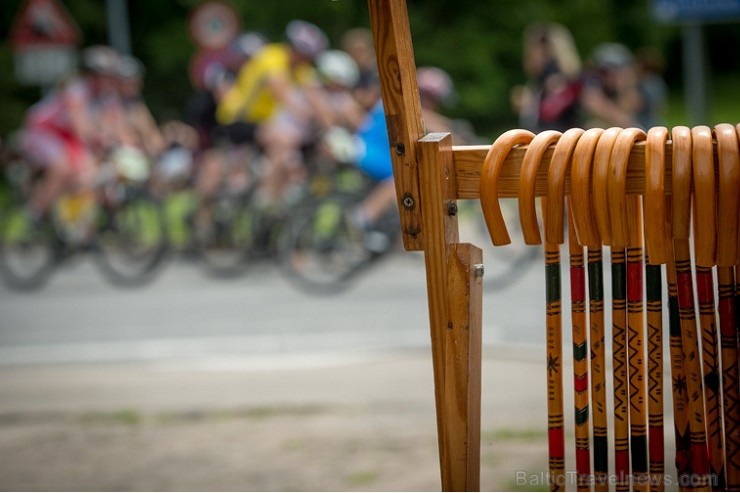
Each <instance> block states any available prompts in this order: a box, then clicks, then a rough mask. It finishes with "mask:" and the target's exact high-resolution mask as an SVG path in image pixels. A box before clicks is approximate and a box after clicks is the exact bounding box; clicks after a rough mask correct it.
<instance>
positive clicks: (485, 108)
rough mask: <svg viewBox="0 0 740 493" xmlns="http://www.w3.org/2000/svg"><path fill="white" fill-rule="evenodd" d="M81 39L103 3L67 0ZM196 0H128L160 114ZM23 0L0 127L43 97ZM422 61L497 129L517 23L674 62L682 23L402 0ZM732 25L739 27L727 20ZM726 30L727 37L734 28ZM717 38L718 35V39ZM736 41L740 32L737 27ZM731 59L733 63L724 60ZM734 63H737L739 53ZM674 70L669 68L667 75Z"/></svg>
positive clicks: (560, 0)
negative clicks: (22, 72)
mask: <svg viewBox="0 0 740 493" xmlns="http://www.w3.org/2000/svg"><path fill="white" fill-rule="evenodd" d="M64 3H65V5H66V7H67V9H68V10H69V11H70V13H71V14H72V16H73V17H74V18H75V20H76V22H77V23H78V25H79V27H80V29H81V31H82V34H83V38H84V43H85V45H90V44H96V43H105V42H106V41H107V20H106V12H105V2H103V1H102V0H65V1H64ZM198 3H199V1H198V0H128V6H129V15H130V21H131V37H132V48H133V52H134V54H135V55H136V56H138V57H139V58H141V59H142V61H143V62H144V63H145V65H146V66H147V78H146V88H145V96H146V99H147V101H148V102H149V104H150V105H151V107H152V109H153V112H154V114H155V116H156V117H158V118H160V119H163V118H168V117H173V116H174V117H176V116H179V115H181V114H182V111H183V109H184V107H185V103H186V101H187V98H188V96H189V94H190V93H191V91H192V88H191V86H190V81H189V78H188V64H189V62H190V60H191V58H192V56H193V55H194V54H195V53H196V50H197V48H196V47H195V46H194V44H193V42H192V40H191V39H190V37H189V35H188V27H187V18H188V13H189V12H190V11H191V9H192V8H193V7H194V6H196V5H197V4H198ZM231 3H232V4H233V5H234V7H235V8H236V10H237V11H238V12H239V15H240V17H241V21H242V26H243V29H245V30H246V29H258V30H260V31H262V32H264V33H265V34H267V35H268V36H269V37H270V38H271V39H273V40H279V39H281V37H282V30H283V28H284V26H285V24H286V23H287V22H288V21H289V20H291V19H294V18H303V19H306V20H309V21H312V22H314V23H316V24H318V25H319V26H321V27H322V28H323V29H324V30H325V31H326V32H327V34H328V35H329V37H330V39H331V40H332V42H333V44H334V45H335V46H336V45H337V44H338V42H339V39H340V37H341V35H342V33H344V32H345V31H346V30H347V29H349V28H351V27H355V26H368V25H369V20H368V17H367V4H366V3H365V1H364V0H260V1H256V0H232V1H231ZM20 4H21V0H4V1H3V2H0V34H1V35H2V36H1V37H0V64H2V65H0V66H2V67H5V68H6V69H5V70H2V71H0V107H2V108H3V110H2V112H0V134H1V135H6V134H7V133H8V132H9V131H11V130H13V129H14V128H17V127H18V126H19V124H20V122H21V119H22V115H23V111H24V109H25V108H26V107H27V106H28V105H29V104H31V103H33V102H34V101H35V100H36V99H38V97H39V91H38V88H33V87H31V88H28V87H21V86H19V85H18V84H17V83H16V82H15V79H14V77H13V73H12V70H11V69H10V68H11V67H12V51H11V48H10V46H9V45H8V42H7V33H8V31H9V29H10V26H11V24H12V21H13V19H14V17H15V15H16V13H17V12H18V10H19V8H20ZM408 5H409V12H410V18H411V25H412V32H413V35H414V42H415V56H416V62H417V64H418V65H420V66H421V65H437V66H440V67H442V68H444V69H446V70H448V71H449V72H450V74H451V75H452V76H453V79H454V81H455V83H456V87H457V92H458V93H459V96H460V97H459V101H458V104H457V105H456V106H455V107H454V108H452V109H451V110H450V112H451V113H452V116H456V117H464V118H467V119H469V120H470V121H472V122H473V123H474V125H475V126H476V129H477V130H478V131H479V133H481V134H483V135H494V134H495V133H497V132H499V131H500V130H502V129H504V128H510V127H511V126H513V125H515V124H516V120H515V118H514V115H513V114H512V111H511V109H510V106H509V90H510V88H511V87H512V86H513V85H515V84H518V83H522V82H524V74H523V71H522V63H521V61H522V60H521V58H522V55H521V51H522V31H523V29H524V27H525V26H526V25H527V23H529V22H531V21H535V20H548V21H557V22H561V23H563V24H564V25H566V26H567V27H568V28H570V29H571V31H572V32H573V35H574V37H575V40H576V43H577V45H578V48H579V50H580V52H581V55H582V57H584V58H587V56H588V54H589V53H590V50H591V49H592V48H593V47H594V46H595V45H596V44H597V43H599V42H602V41H614V40H616V41H621V42H623V43H625V44H627V45H628V46H630V47H631V48H639V47H641V46H648V45H649V46H655V47H657V48H659V49H660V50H663V52H664V53H665V54H666V55H667V58H668V61H669V62H671V64H673V65H674V66H675V65H676V64H677V63H678V62H680V56H678V53H679V51H678V50H679V49H680V42H679V40H680V38H679V31H678V29H677V28H676V27H667V26H663V25H656V24H655V23H654V22H653V21H652V19H651V16H650V15H649V4H648V0H600V1H595V0H517V1H509V0H502V1H490V0H489V1H479V0H408ZM732 27H734V28H735V29H736V28H737V26H736V25H735V26H732ZM731 32H732V31H731V30H725V31H724V34H722V35H721V36H724V38H727V37H728V36H732V35H730V34H728V33H731ZM724 38H723V39H724ZM733 39H734V43H735V47H736V48H737V36H734V38H733ZM725 63H726V64H728V63H729V62H725ZM729 64H730V65H732V67H730V68H734V69H735V70H737V68H738V62H735V63H734V64H732V63H729ZM676 74H679V75H680V70H678V69H676V68H675V67H674V68H671V69H670V71H669V75H673V76H675V75H676Z"/></svg>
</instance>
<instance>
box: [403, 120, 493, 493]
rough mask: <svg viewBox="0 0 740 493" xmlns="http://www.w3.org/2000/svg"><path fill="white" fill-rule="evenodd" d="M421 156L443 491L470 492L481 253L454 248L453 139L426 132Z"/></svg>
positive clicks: (476, 426) (476, 430)
mask: <svg viewBox="0 0 740 493" xmlns="http://www.w3.org/2000/svg"><path fill="white" fill-rule="evenodd" d="M418 151H419V157H420V166H419V178H420V188H421V194H422V198H423V200H422V202H421V205H422V214H423V216H424V221H425V223H424V227H425V245H424V248H425V250H424V253H425V257H424V258H425V262H426V273H427V293H428V299H429V319H430V326H431V327H430V328H431V339H432V359H433V366H434V388H435V391H434V393H435V402H436V411H437V433H438V438H439V459H440V470H441V474H442V489H443V490H445V491H452V490H472V489H477V488H478V479H477V478H478V474H479V472H478V471H479V440H480V438H479V434H480V423H479V418H476V416H479V415H480V376H479V374H480V349H479V346H480V342H479V338H480V335H479V332H480V321H479V317H480V306H481V290H480V286H479V283H480V281H475V282H471V281H470V278H469V276H470V269H471V267H470V263H471V262H475V261H476V259H477V258H478V257H476V255H478V254H477V253H476V251H475V249H473V250H471V249H470V247H460V246H455V245H453V244H455V243H457V242H458V227H457V216H456V213H457V204H456V203H455V196H456V193H457V183H456V182H455V173H454V169H453V161H452V139H451V137H450V134H429V135H427V136H426V137H424V138H423V139H421V140H420V141H419V148H418ZM466 249H467V250H466ZM466 251H467V252H468V253H466ZM465 255H467V257H466V256H465ZM465 327H467V329H466V328H465ZM476 340H478V342H475V341H476ZM471 368H472V370H471ZM476 382H477V383H476ZM476 386H477V388H478V390H475V388H476Z"/></svg>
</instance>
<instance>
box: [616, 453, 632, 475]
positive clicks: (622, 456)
mask: <svg viewBox="0 0 740 493" xmlns="http://www.w3.org/2000/svg"><path fill="white" fill-rule="evenodd" d="M614 472H615V474H616V476H617V481H619V482H623V481H628V480H629V474H630V452H629V450H617V451H615V452H614Z"/></svg>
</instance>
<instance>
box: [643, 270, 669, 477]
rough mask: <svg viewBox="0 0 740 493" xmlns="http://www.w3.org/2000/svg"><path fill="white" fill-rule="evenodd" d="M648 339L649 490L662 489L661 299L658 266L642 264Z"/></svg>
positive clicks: (661, 288)
mask: <svg viewBox="0 0 740 493" xmlns="http://www.w3.org/2000/svg"><path fill="white" fill-rule="evenodd" d="M645 284H646V289H645V302H646V308H647V327H648V329H647V332H648V333H647V337H648V353H647V355H648V371H647V374H648V439H649V453H650V491H663V490H664V489H665V481H664V479H665V478H664V475H665V448H664V438H663V299H662V298H663V297H662V291H663V286H662V284H663V283H662V278H661V267H660V265H651V264H647V265H645Z"/></svg>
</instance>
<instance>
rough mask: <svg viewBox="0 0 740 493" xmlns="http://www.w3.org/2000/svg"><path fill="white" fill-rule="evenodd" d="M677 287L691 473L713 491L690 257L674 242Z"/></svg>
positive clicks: (702, 487) (685, 248) (682, 245)
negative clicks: (683, 358) (686, 394)
mask: <svg viewBox="0 0 740 493" xmlns="http://www.w3.org/2000/svg"><path fill="white" fill-rule="evenodd" d="M673 246H674V252H675V257H676V258H675V262H676V285H677V288H678V308H679V316H680V319H681V340H682V342H683V352H684V355H685V360H684V362H685V369H686V387H687V390H688V395H689V437H690V440H691V460H690V463H691V472H692V473H693V475H695V476H692V477H693V478H694V479H695V481H693V484H694V485H695V486H696V488H695V489H697V490H701V491H710V486H711V485H710V481H709V457H708V455H707V437H706V431H705V422H706V417H705V413H704V394H703V389H702V387H703V385H702V369H701V356H700V353H699V341H698V336H697V329H696V314H695V308H694V293H693V279H692V277H693V276H692V273H691V254H690V249H689V243H688V241H687V240H675V241H674V245H673Z"/></svg>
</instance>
